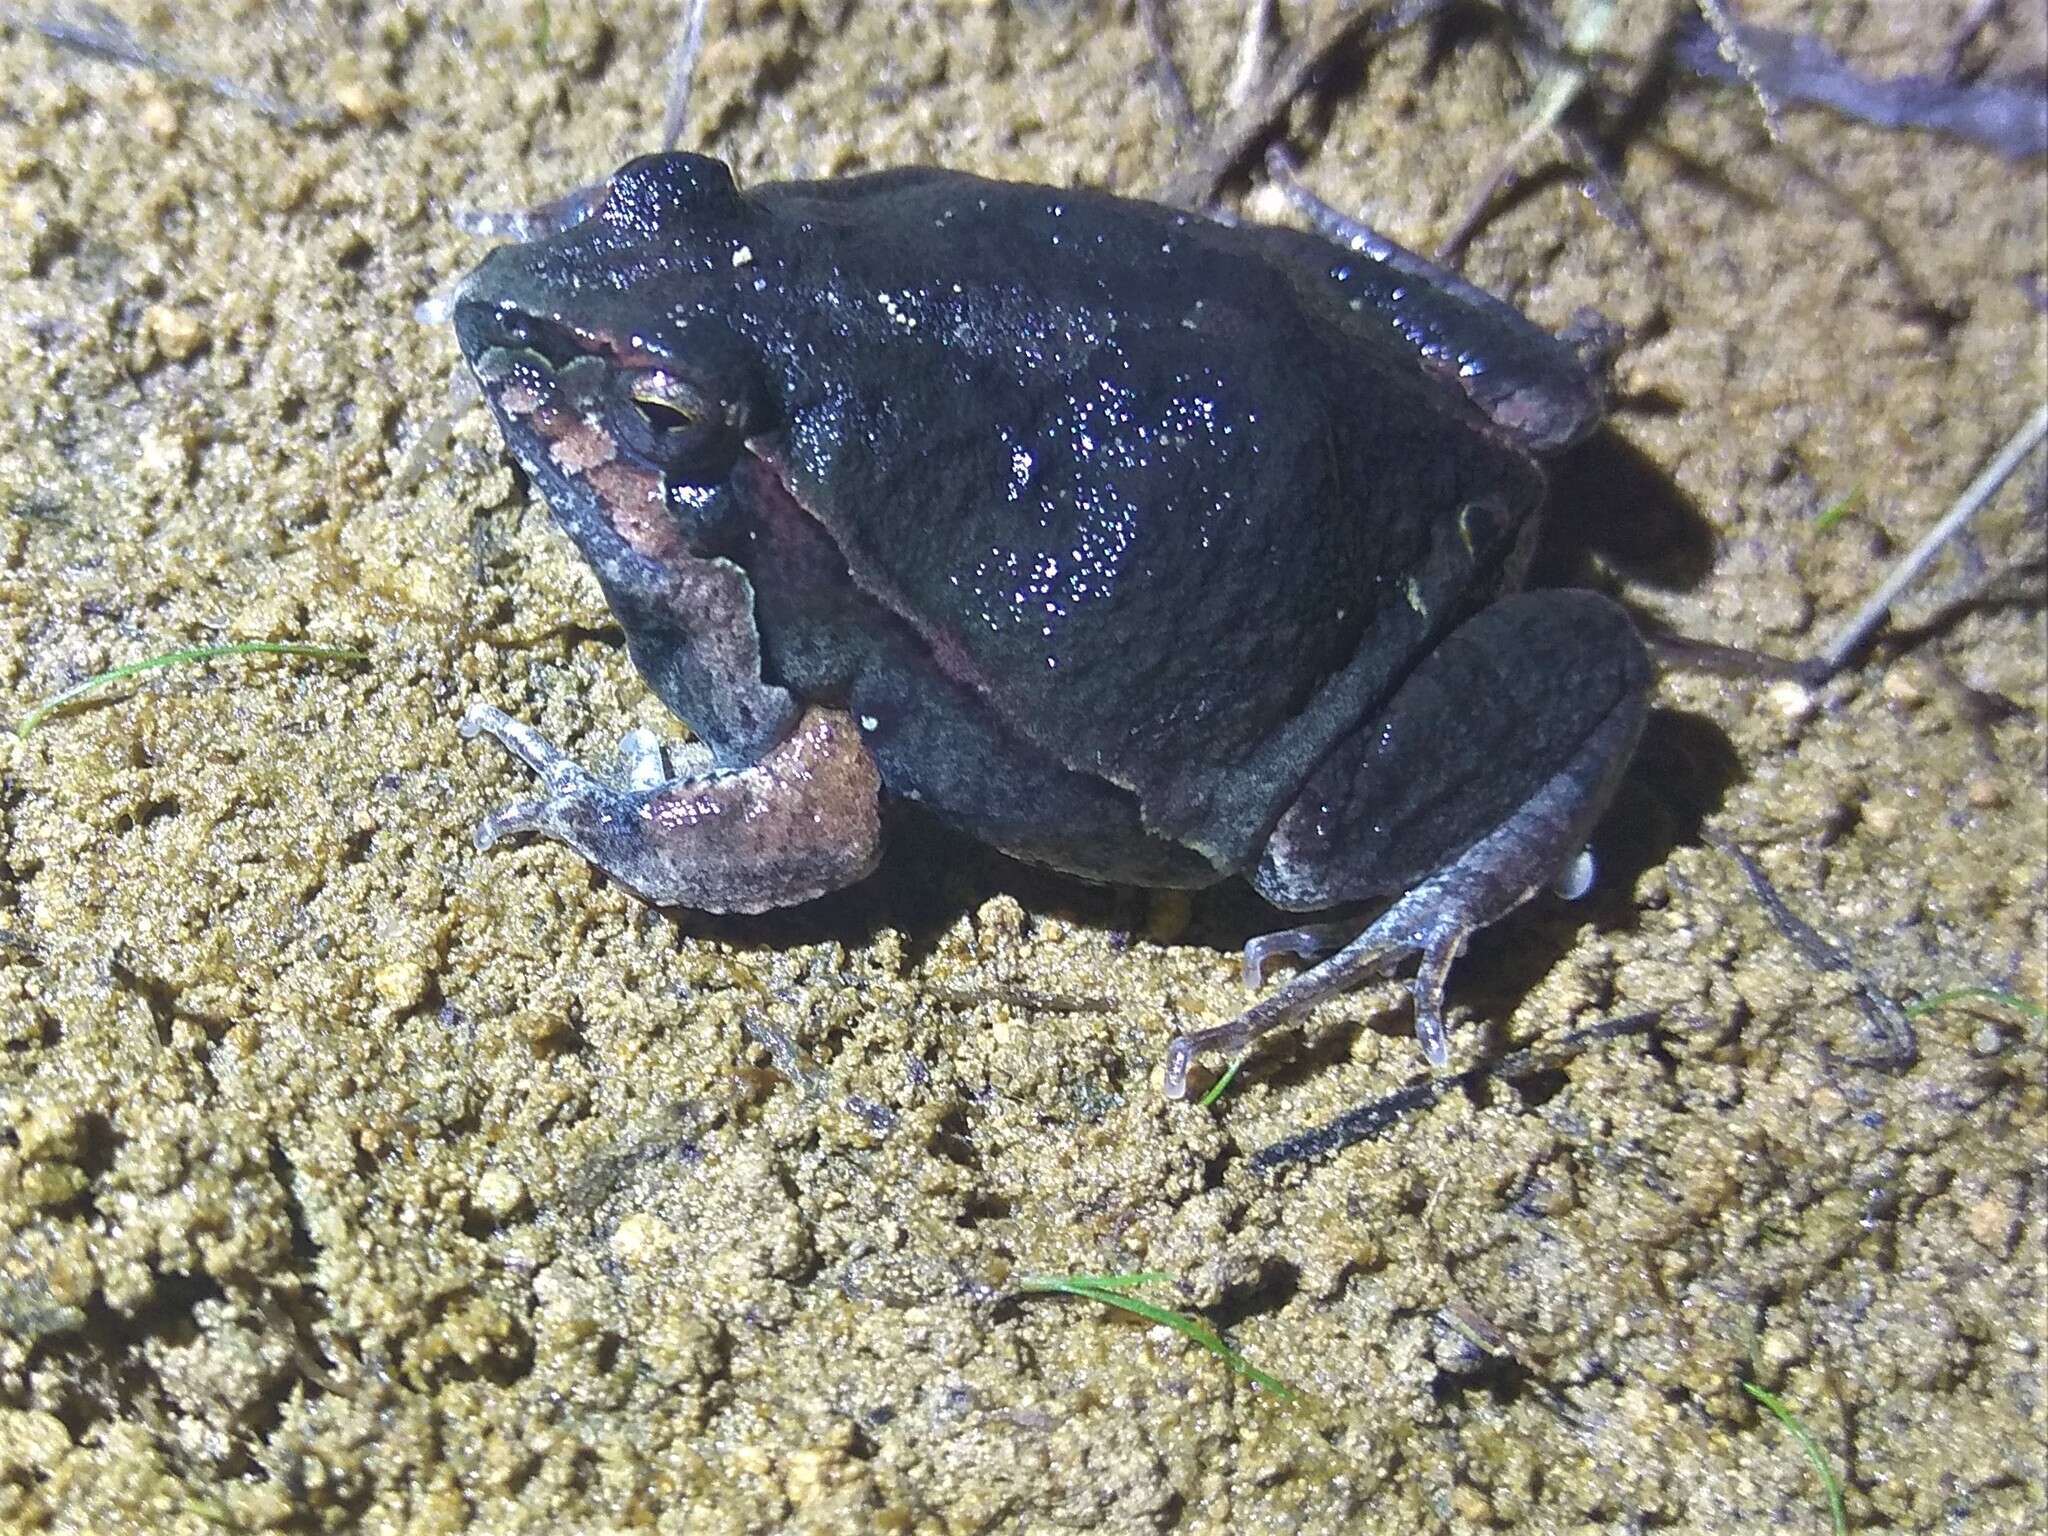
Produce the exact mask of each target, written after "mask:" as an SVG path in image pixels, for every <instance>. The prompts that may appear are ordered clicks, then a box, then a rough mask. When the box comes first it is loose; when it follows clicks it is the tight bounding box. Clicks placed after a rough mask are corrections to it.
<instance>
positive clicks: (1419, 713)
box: [1166, 592, 1651, 1097]
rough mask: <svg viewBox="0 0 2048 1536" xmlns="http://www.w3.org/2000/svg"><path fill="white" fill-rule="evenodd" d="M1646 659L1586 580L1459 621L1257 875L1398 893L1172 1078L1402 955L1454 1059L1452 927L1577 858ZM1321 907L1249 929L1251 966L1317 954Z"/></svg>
mask: <svg viewBox="0 0 2048 1536" xmlns="http://www.w3.org/2000/svg"><path fill="white" fill-rule="evenodd" d="M1650 682H1651V673H1650V665H1649V660H1648V658H1647V656H1646V655H1645V654H1644V652H1643V647H1642V643H1641V641H1640V640H1639V639H1638V638H1637V637H1636V633H1635V629H1634V626H1633V625H1632V624H1631V623H1630V622H1629V619H1628V616H1627V615H1626V614H1625V613H1623V612H1622V610H1621V609H1620V608H1619V607H1617V606H1616V605H1615V604H1614V603H1612V602H1610V601H1608V600H1607V599H1606V598H1603V597H1600V596H1598V595H1596V594H1594V593H1590V592H1534V593H1524V594H1521V595H1519V596H1516V597H1510V598H1507V599H1504V600H1503V601H1501V602H1499V603H1496V604H1494V605H1493V606H1491V607H1490V608H1487V609H1485V610H1483V611H1482V612H1481V613H1480V614H1479V615H1478V616H1477V617H1475V618H1473V619H1471V620H1469V621H1467V622H1466V623H1465V624H1464V625H1463V626H1462V627H1461V628H1459V629H1457V630H1456V631H1454V632H1453V633H1452V634H1451V635H1450V636H1449V637H1448V638H1446V640H1445V641H1444V642H1443V643H1442V644H1441V645H1440V646H1439V647H1438V648H1437V649H1436V650H1435V651H1434V652H1432V653H1431V654H1430V656H1429V657H1428V658H1427V659H1426V660H1425V661H1424V662H1423V663H1422V664H1421V665H1420V666H1419V667H1417V668H1416V670H1415V672H1414V673H1413V674H1412V675H1411V676H1410V677H1409V678H1408V680H1407V681H1406V682H1405V683H1404V684H1403V685H1402V687H1401V689H1400V691H1399V692H1398V693H1397V694H1396V695H1395V697H1394V698H1393V699H1392V700H1391V701H1390V703H1389V704H1388V705H1387V707H1386V708H1385V709H1384V710H1382V711H1381V712H1380V713H1379V714H1378V715H1376V716H1375V717H1373V718H1372V719H1370V720H1367V721H1364V722H1362V723H1361V724H1360V725H1359V726H1358V727H1357V728H1356V729H1354V730H1353V731H1352V733H1351V734H1350V735H1348V736H1346V737H1345V738H1343V739H1342V740H1340V741H1339V742H1338V744H1337V745H1336V746H1335V747H1334V748H1333V749H1332V750H1331V751H1330V752H1329V753H1328V754H1327V755H1326V756H1325V757H1324V759H1323V761H1322V762H1321V763H1320V764H1318V766H1317V767H1316V769H1315V771H1314V772H1313V773H1312V774H1311V775H1310V776H1309V779H1308V782H1307V783H1306V784H1305V785H1304V786H1303V788H1302V790H1301V792H1300V794H1299V795H1298V796H1297V797H1296V798H1295V800H1294V801H1293V803H1292V804H1291V805H1290V806H1289V807H1288V808H1287V810H1286V811H1285V812H1283V813H1282V815H1281V817H1280V820H1279V822H1278V823H1277V825H1276V826H1275V828H1274V830H1273V834H1272V836H1271V838H1270V839H1269V840H1268V842H1267V845H1266V849H1265V853H1264V855H1263V857H1262V858H1261V860H1260V863H1259V867H1258V869H1257V871H1256V872H1255V874H1254V875H1253V877H1252V883H1253V885H1254V886H1255V887H1257V889H1258V891H1259V893H1260V894H1261V895H1263V896H1264V897H1265V898H1266V899H1267V900H1268V901H1271V902H1272V903H1273V904H1274V905H1276V906H1279V907H1282V908H1287V909H1291V910H1294V911H1313V910H1316V909H1318V908H1323V907H1331V906H1337V905H1340V904H1343V903H1346V902H1352V901H1362V900H1365V899H1367V898H1369V897H1372V896H1375V895H1382V894H1384V893H1385V892H1387V891H1388V890H1390V889H1391V890H1396V891H1400V892H1402V894H1401V895H1399V896H1398V897H1397V898H1396V899H1395V901H1394V903H1393V905H1392V906H1390V907H1388V908H1387V909H1386V911H1384V912H1383V913H1381V914H1380V916H1379V917H1378V918H1377V919H1375V920H1374V921H1373V922H1372V923H1371V924H1370V925H1368V926H1367V927H1366V929H1365V931H1364V932H1362V933H1360V934H1358V935H1357V937H1355V938H1353V939H1352V940H1351V941H1350V942H1349V943H1347V944H1344V945H1343V947H1342V948H1340V949H1338V950H1337V951H1336V953H1335V954H1333V955H1331V956H1330V957H1329V958H1328V959H1326V960H1324V961H1323V962H1322V963H1321V964H1319V965H1317V966H1315V967H1314V968H1313V969H1311V970H1308V971H1305V972H1303V973H1302V974H1300V975H1298V976H1296V977H1294V978H1292V979H1291V980H1289V981H1288V982H1287V983H1286V984H1285V985H1284V986H1282V987H1281V988H1280V989H1279V990H1278V991H1276V992H1274V993H1273V994H1272V995H1271V996H1270V997H1267V998H1265V999H1263V1000H1261V1001H1260V1002H1259V1003H1257V1004H1256V1005H1255V1006H1253V1007H1252V1008H1250V1009H1249V1010H1247V1011H1246V1012H1245V1013H1243V1014H1241V1015H1239V1016H1238V1017H1237V1018H1236V1019H1233V1020H1232V1021H1231V1022H1230V1023H1228V1024H1225V1025H1222V1026H1219V1027H1217V1028H1214V1029H1206V1030H1200V1031H1197V1032H1195V1033H1192V1034H1187V1035H1182V1036H1180V1037H1178V1038H1177V1039H1175V1040H1174V1042H1173V1044H1172V1046H1171V1047H1170V1049H1169V1051H1168V1055H1167V1063H1166V1090H1167V1093H1168V1094H1169V1096H1172V1097H1179V1096H1180V1094H1181V1093H1183V1092H1184V1091H1185V1089H1186V1084H1187V1069H1188V1067H1189V1065H1190V1064H1191V1063H1192V1061H1193V1060H1194V1057H1195V1056H1196V1054H1197V1053H1199V1052H1202V1051H1209V1050H1225V1051H1241V1050H1243V1049H1244V1048H1245V1047H1246V1046H1247V1045H1249V1044H1250V1043H1251V1042H1252V1041H1253V1040H1255V1039H1256V1038H1257V1037H1258V1036H1260V1035H1261V1034H1264V1033H1265V1032H1266V1031H1267V1030H1269V1029H1273V1028H1275V1027H1277V1026H1278V1025H1280V1024H1284V1023H1286V1022H1287V1021H1288V1020H1290V1019H1293V1018H1296V1017H1298V1016H1299V1015H1300V1014H1301V1013H1302V1012H1304V1011H1305V1010H1306V1009H1307V1008H1309V1007H1310V1006H1311V1005H1312V1004H1314V1003H1316V1002H1318V1001H1320V1000H1321V999H1323V998H1325V997H1328V996H1330V995H1332V994H1333V993H1336V992H1339V991H1341V990H1343V989H1344V988H1346V987H1349V986H1351V985H1352V984H1353V983H1355V982H1357V981H1359V980H1360V979H1362V978H1364V977H1366V976H1369V975H1372V974H1373V973H1375V972H1377V971H1381V970H1384V969H1386V968H1388V967H1390V966H1392V965H1395V964H1397V963H1399V962H1400V961H1402V960H1405V959H1408V958H1410V957H1414V958H1416V960H1417V961H1418V964H1417V968H1416V973H1415V980H1414V994H1415V1031H1416V1035H1417V1037H1418V1038H1419V1039H1420V1041H1421V1043H1422V1048H1423V1052H1424V1054H1425V1055H1426V1056H1427V1057H1428V1058H1429V1060H1430V1062H1431V1064H1432V1065H1435V1066H1438V1067H1441V1066H1444V1065H1445V1064H1446V1063H1447V1062H1448V1061H1449V1059H1450V1043H1449V1039H1448V1037H1447V1035H1446V1032H1445V1029H1444V1022H1443V1001H1444V987H1445V982H1446V978H1447V977H1448V975H1449V972H1450V968H1451V965H1452V963H1453V962H1454V961H1455V960H1456V959H1457V957H1458V956H1459V954H1461V953H1462V952H1463V950H1464V947H1465V943H1466V941H1467V940H1468V939H1469V938H1470V937H1471V936H1472V935H1473V934H1474V933H1476V932H1477V931H1478V930H1479V929H1481V928H1484V927H1485V926H1487V925H1488V924H1489V923H1493V922H1496V921H1498V920H1499V919H1500V918H1502V917H1505V916H1506V915H1507V914H1508V913H1510V912H1512V911H1513V910H1514V909H1515V908H1516V907H1519V906H1520V905H1521V904H1522V903H1523V902H1525V901H1527V900H1528V899H1529V898H1530V897H1531V896H1533V895H1535V894H1536V893H1537V892H1538V891H1540V890H1542V889H1544V887H1546V886H1548V885H1551V884H1552V883H1553V882H1554V881H1555V880H1556V879H1557V877H1558V875H1559V874H1560V872H1561V871H1564V870H1566V869H1568V868H1570V867H1572V866H1573V865H1574V864H1575V861H1576V860H1577V859H1578V857H1579V855H1580V851H1581V849H1583V847H1584V846H1585V841H1586V835H1587V833H1588V832H1589V831H1590V830H1591V828H1592V824H1593V822H1594V821H1595V820H1597V819H1598V817H1599V815H1600V813H1601V811H1602V810H1604V809H1605V808H1606V805H1607V802H1608V800H1609V799H1610V798H1611V796H1612V795H1613V792H1614V787H1615V784H1616V783H1617V782H1618V780H1619V778H1620V776H1621V771H1622V769H1623V768H1624V767H1625V766H1626V765H1627V762H1628V757H1629V753H1630V752H1631V751H1632V750H1633V748H1634V745H1635V740H1636V737H1637V735H1638V734H1639V733H1640V731H1641V729H1642V723H1643V717H1644V714H1645V713H1646V710H1647V706H1648V700H1649V691H1650ZM1334 939H1335V934H1334V933H1333V931H1332V928H1331V926H1330V925H1318V926H1315V927H1311V928H1303V929H1295V930H1291V931H1288V932H1286V933H1282V934H1276V935H1271V936H1269V938H1268V939H1267V940H1266V941H1264V943H1261V942H1260V941H1256V940H1255V941H1254V943H1253V945H1251V946H1247V954H1246V968H1247V972H1248V974H1249V973H1250V972H1251V971H1252V970H1253V969H1254V968H1255V967H1259V966H1262V965H1263V962H1264V961H1265V960H1266V959H1268V958H1270V957H1271V956H1272V955H1273V954H1277V953H1293V954H1300V955H1304V956H1306V955H1311V954H1316V953H1321V952H1322V951H1323V950H1324V949H1325V948H1327V947H1328V946H1329V945H1330V944H1331V943H1332V942H1333V941H1334Z"/></svg>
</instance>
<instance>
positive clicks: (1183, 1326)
mask: <svg viewBox="0 0 2048 1536" xmlns="http://www.w3.org/2000/svg"><path fill="white" fill-rule="evenodd" d="M1165 1278H1166V1276H1164V1275H1157V1274H1140V1275H1024V1276H1022V1277H1021V1278H1019V1280H1018V1281H1017V1289H1018V1290H1020V1291H1028V1292H1039V1293H1045V1292H1054V1293H1057V1294H1059V1295H1063V1296H1079V1297H1081V1298H1082V1299H1083V1300H1086V1301H1097V1302H1100V1303H1102V1305H1104V1306H1105V1307H1115V1308H1116V1309H1117V1310H1118V1311H1120V1312H1128V1313H1129V1314H1130V1315H1131V1316H1133V1317H1141V1318H1143V1319H1144V1320H1145V1321H1146V1322H1148V1323H1157V1324H1158V1325H1159V1326H1161V1327H1163V1328H1171V1329H1172V1330H1173V1331H1174V1332H1175V1333H1177V1334H1179V1335H1181V1336H1182V1337H1183V1338H1186V1339H1192V1340H1193V1341H1194V1342H1195V1343H1197V1344H1199V1345H1201V1346H1202V1348H1204V1349H1206V1350H1207V1351H1209V1353H1210V1354H1212V1355H1214V1356H1215V1357H1216V1358H1217V1359H1219V1360H1221V1361H1222V1362H1223V1363H1224V1364H1225V1365H1227V1366H1229V1367H1230V1368H1231V1369H1232V1370H1233V1371H1235V1372H1237V1374H1238V1375H1240V1376H1242V1377H1244V1378H1245V1379H1246V1380H1248V1381H1251V1382H1253V1383H1255V1384H1257V1385H1258V1386H1260V1387H1262V1388H1264V1389H1265V1390H1266V1391H1268V1392H1270V1393H1272V1394H1273V1396H1275V1397H1277V1398H1279V1399H1280V1401H1282V1402H1283V1403H1291V1402H1294V1401H1295V1400H1296V1399H1297V1398H1298V1397H1299V1396H1300V1395H1301V1394H1300V1393H1298V1392H1296V1391H1295V1390H1294V1388H1292V1387H1290V1386H1289V1385H1288V1384H1287V1383H1286V1382H1284V1381H1282V1380H1281V1379H1280V1378H1279V1377H1278V1376H1275V1375H1273V1374H1272V1373H1271V1372H1270V1371H1262V1370H1260V1369H1259V1368H1258V1367H1257V1366H1256V1365H1253V1364H1252V1363H1251V1361H1249V1360H1247V1359H1245V1357H1244V1356H1243V1355H1240V1354H1239V1353H1238V1352H1237V1351H1236V1350H1234V1349H1232V1348H1231V1347H1230V1346H1229V1345H1228V1344H1226V1343H1224V1342H1223V1339H1222V1337H1221V1335H1219V1334H1218V1333H1217V1332H1216V1330H1215V1329H1214V1328H1211V1327H1210V1326H1209V1325H1208V1324H1207V1323H1205V1322H1203V1321H1202V1320H1201V1319H1200V1318H1195V1317H1189V1316H1188V1315H1187V1314H1186V1313H1185V1312H1175V1311H1173V1310H1171V1309H1170V1308H1167V1307H1162V1306H1158V1305H1156V1304H1155V1303H1153V1302H1149V1301H1146V1300H1144V1299H1142V1298H1141V1297H1137V1296H1132V1295H1130V1294H1128V1290H1127V1289H1126V1288H1124V1287H1122V1286H1118V1285H1105V1284H1103V1283H1102V1282H1103V1281H1105V1280H1107V1281H1115V1282H1126V1283H1127V1284H1143V1283H1152V1282H1156V1281H1160V1280H1164V1279H1165Z"/></svg>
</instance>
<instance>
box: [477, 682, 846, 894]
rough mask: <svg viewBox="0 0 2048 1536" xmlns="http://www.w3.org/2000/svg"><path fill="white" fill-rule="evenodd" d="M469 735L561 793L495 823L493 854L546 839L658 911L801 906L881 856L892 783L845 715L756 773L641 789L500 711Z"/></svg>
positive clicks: (766, 759) (815, 723)
mask: <svg viewBox="0 0 2048 1536" xmlns="http://www.w3.org/2000/svg"><path fill="white" fill-rule="evenodd" d="M462 731H463V734H464V735H465V736H474V735H476V734H478V733H479V732H483V733H487V734H489V735H491V736H494V737H496V738H497V739H498V740H499V741H500V742H502V743H503V744H504V745H505V746H506V747H507V748H508V749H509V750H511V751H512V752H513V754H514V755H516V756H517V757H519V758H520V759H521V760H522V761H524V762H525V763H526V764H527V766H528V767H530V768H532V769H534V770H535V771H536V772H537V773H539V774H540V775H541V777H542V781H543V783H544V784H545V786H546V789H547V793H546V794H545V795H544V796H543V797H542V798H541V799H539V800H534V801H529V802H527V803H526V804H523V805H517V806H513V807H511V808H510V809H508V810H504V811H500V812H498V813H497V814H496V815H494V816H492V817H490V818H489V819H487V820H486V821H485V822H484V824H483V825H482V826H481V827H479V828H478V830H477V842H478V844H479V846H483V847H488V846H489V845H490V844H492V843H494V842H496V841H497V840H498V838H500V837H502V836H504V835H505V834H507V833H511V832H538V833H540V834H542V835H543V836H546V837H551V838H553V839H555V840H556V841H557V842H560V843H566V844H567V845H568V846H569V847H571V848H573V849H574V850H575V851H576V852H577V853H580V854H581V855H582V856H583V857H584V858H586V859H588V860H589V861H590V862H591V863H592V864H595V865H596V866H597V867H598V868H599V869H602V870H603V871H605V873H607V874H609V875H611V876H613V877H614V878H615V879H617V880H619V881H620V882H622V883H623V884H625V885H627V886H629V887H631V888H632V889H633V890H634V891H637V892H638V893H639V894H640V895H641V896H643V897H645V898H646V899H647V900H648V901H651V902H653V903H655V904H656V905H657V906H681V907H694V908H696V909H698V910H699V911H704V912H764V911H767V910H768V909H769V908H771V907H786V906H793V905H795V904H796V903H798V902H802V901H809V900H811V899H812V898H814V897H817V896H822V895H824V894H825V893H826V892H828V891H834V890H838V889H839V888H840V887H842V886H846V885H851V884H852V883H853V882H854V881H856V880H859V879H861V878H863V877H864V876H866V875H868V874H869V873H871V872H872V871H873V870H874V867H875V865H876V863H877V862H878V861H879V859H880V857H881V848H882V841H881V822H880V798H881V779H880V777H879V776H878V774H877V772H876V769H875V762H874V758H873V757H872V755H871V754H870V753H869V752H868V749H867V746H866V744H865V743H864V742H862V740H861V737H860V731H859V730H858V729H857V728H856V727H855V725H854V723H853V721H852V719H851V717H849V716H848V715H847V714H846V713H845V712H844V711H841V710H833V709H821V708H815V707H814V708H811V709H808V710H806V711H805V712H804V714H803V715H802V716H801V718H799V719H798V721H797V723H796V728H795V729H794V730H793V731H791V732H790V734H789V735H788V736H787V737H786V738H784V739H783V740H782V741H781V742H780V743H778V744H777V745H776V746H774V747H773V748H772V749H770V750H769V751H768V752H766V753H765V754H763V755H762V757H761V758H760V759H759V760H758V761H756V762H754V763H752V764H749V765H748V766H746V767H744V768H740V769H736V770H733V771H730V772H718V773H709V774H704V775H701V776H693V777H687V778H676V779H671V780H668V781H666V782H663V783H657V784H653V785H651V786H650V785H646V784H644V782H643V783H642V784H641V785H639V786H637V787H636V786H635V785H634V784H633V783H630V782H629V783H627V784H625V785H612V784H606V783H603V782H600V781H599V780H598V779H596V778H594V777H593V776H592V775H591V774H589V773H588V772H586V771H585V770H584V769H583V768H581V767H579V766H578V765H577V764H575V763H574V762H572V761H570V760H569V759H568V758H566V757H564V756H563V755H562V754H561V753H560V752H559V751H557V750H556V749H555V748H554V747H552V746H550V745H549V744H548V743H547V742H546V741H544V740H542V739H541V738H540V737H539V736H538V735H536V734H535V733H534V732H533V731H532V730H530V729H529V728H527V727H526V726H523V725H520V724H519V723H518V722H517V721H514V720H512V719H510V718H509V717H507V716H506V715H504V714H503V713H501V712H500V711H498V710H495V709H492V708H490V707H489V706H487V705H479V706H477V707H475V708H473V709H471V710H470V712H469V714H468V715H466V716H465V717H464V719H463V722H462Z"/></svg>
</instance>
